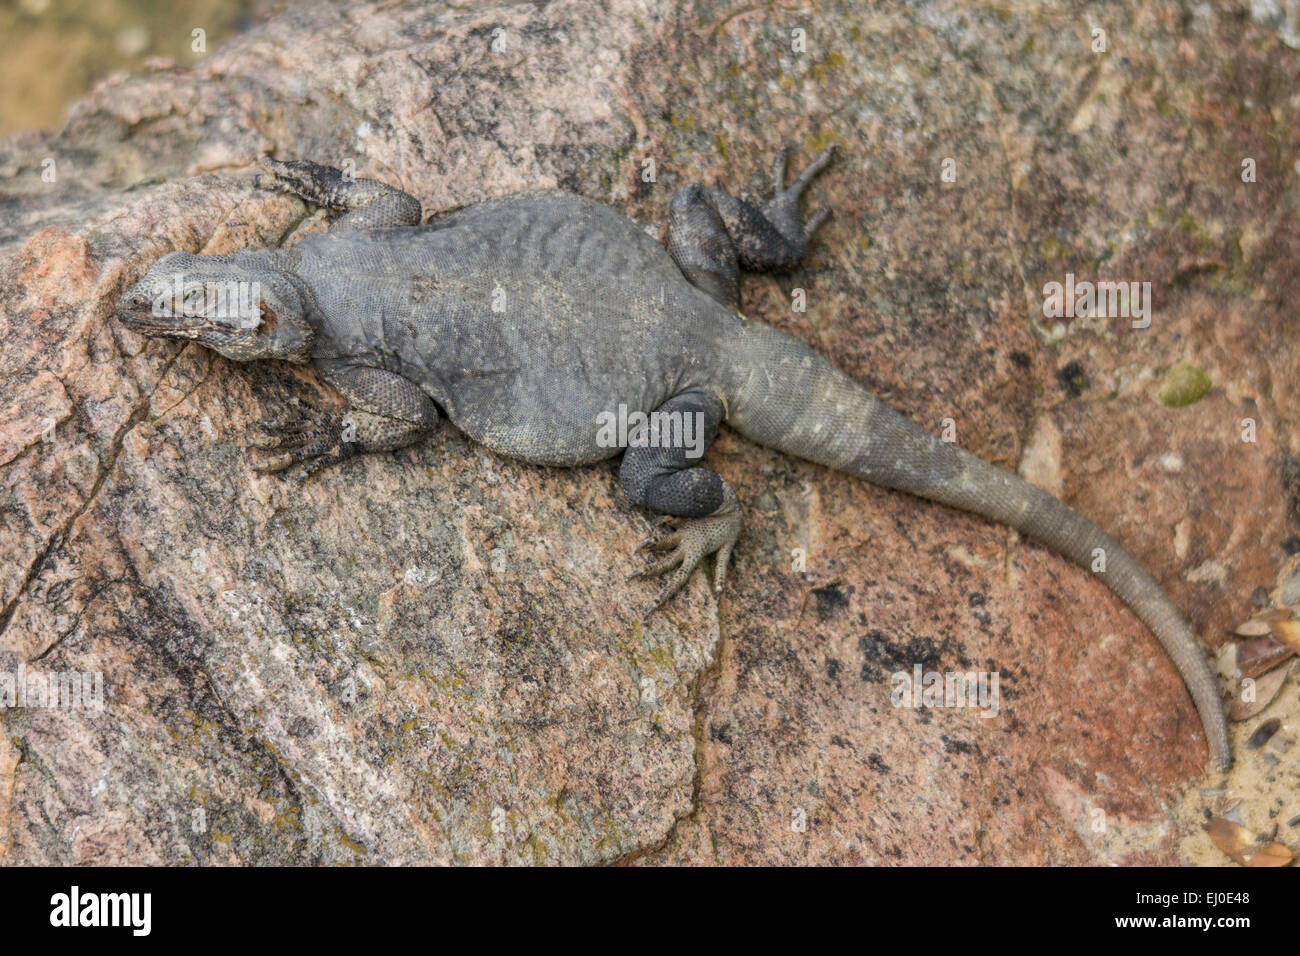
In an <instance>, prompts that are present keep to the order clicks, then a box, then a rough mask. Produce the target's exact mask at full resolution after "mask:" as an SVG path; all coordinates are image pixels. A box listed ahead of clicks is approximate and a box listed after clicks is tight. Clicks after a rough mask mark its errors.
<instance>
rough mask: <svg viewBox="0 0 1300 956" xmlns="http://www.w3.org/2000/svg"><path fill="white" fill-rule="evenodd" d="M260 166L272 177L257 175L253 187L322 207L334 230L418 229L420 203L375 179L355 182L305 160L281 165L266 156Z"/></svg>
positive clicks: (331, 167)
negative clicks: (404, 227)
mask: <svg viewBox="0 0 1300 956" xmlns="http://www.w3.org/2000/svg"><path fill="white" fill-rule="evenodd" d="M262 166H263V167H264V168H265V169H266V170H267V172H269V173H270V174H271V177H270V178H269V179H268V178H267V177H265V176H258V177H257V179H256V180H255V181H254V185H256V186H257V188H258V189H264V190H267V191H268V192H278V193H291V194H293V195H295V196H297V197H298V198H300V199H302V200H304V201H305V202H308V203H311V204H312V205H315V206H322V207H324V208H325V210H326V212H327V213H328V215H329V218H330V221H331V222H333V223H334V228H336V229H379V228H383V227H385V226H418V225H419V224H420V202H419V200H417V199H416V198H415V197H414V196H412V195H410V194H409V193H405V192H402V190H400V189H397V188H396V187H394V186H389V185H388V184H387V183H381V182H378V181H377V180H374V179H357V178H355V177H353V176H349V175H347V174H345V173H344V172H343V171H342V170H338V169H335V168H334V167H333V166H322V165H321V164H319V163H313V162H311V161H310V160H306V159H294V160H289V161H288V162H280V161H279V160H276V159H271V158H269V157H266V158H264V159H263V160H262Z"/></svg>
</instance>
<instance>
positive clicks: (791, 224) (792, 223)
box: [763, 143, 838, 242]
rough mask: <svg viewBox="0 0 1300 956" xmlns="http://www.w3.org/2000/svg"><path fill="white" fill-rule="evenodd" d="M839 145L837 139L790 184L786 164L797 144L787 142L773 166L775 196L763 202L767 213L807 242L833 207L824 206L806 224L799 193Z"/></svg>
mask: <svg viewBox="0 0 1300 956" xmlns="http://www.w3.org/2000/svg"><path fill="white" fill-rule="evenodd" d="M837 149H838V147H837V146H836V145H835V144H834V143H832V144H831V145H829V146H827V147H826V148H825V149H823V150H822V151H821V152H820V153H818V154H817V156H816V157H815V158H814V159H813V161H812V162H811V163H809V164H808V165H807V166H805V167H804V169H803V172H801V173H800V174H799V175H798V176H796V177H795V180H794V182H792V183H791V184H790V185H789V187H788V188H787V187H786V185H785V167H786V164H787V163H788V162H789V159H790V153H791V152H793V148H792V147H790V146H787V147H785V148H784V149H782V150H781V151H780V152H779V153H777V155H776V162H775V163H774V164H773V167H772V199H771V200H770V201H769V202H768V203H767V204H766V205H765V206H763V215H764V216H765V217H766V218H767V220H768V221H769V222H771V223H772V224H773V225H774V226H776V227H777V228H778V229H779V230H780V231H781V232H782V233H783V234H785V235H796V236H801V237H802V239H803V241H804V242H807V241H808V240H809V239H811V238H812V234H813V233H815V232H816V231H817V228H818V227H819V226H820V225H821V224H822V223H824V222H825V221H826V220H827V219H829V218H830V215H831V211H830V209H829V208H826V207H823V208H822V209H819V210H818V211H817V212H815V213H813V215H812V218H811V219H809V220H808V223H807V225H804V224H803V223H802V222H801V221H800V219H799V197H800V196H801V195H803V191H804V190H805V189H807V188H808V184H809V183H811V182H812V181H813V180H814V179H816V178H817V175H818V174H819V173H820V172H821V171H822V170H823V169H825V168H826V167H827V166H829V165H830V162H831V160H832V159H834V158H835V153H836V151H837Z"/></svg>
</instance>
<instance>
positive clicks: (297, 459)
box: [248, 403, 360, 481]
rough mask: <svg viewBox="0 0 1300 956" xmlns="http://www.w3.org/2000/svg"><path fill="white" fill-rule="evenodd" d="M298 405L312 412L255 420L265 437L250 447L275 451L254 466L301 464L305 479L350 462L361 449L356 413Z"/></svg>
mask: <svg viewBox="0 0 1300 956" xmlns="http://www.w3.org/2000/svg"><path fill="white" fill-rule="evenodd" d="M296 404H297V405H298V407H299V408H306V409H308V411H307V412H306V413H305V414H299V415H296V416H292V417H289V418H281V419H276V420H273V421H261V422H255V423H254V425H253V427H254V428H256V429H258V430H259V431H260V432H262V436H259V437H257V438H255V439H254V440H251V441H250V442H249V443H248V447H250V448H259V449H263V450H266V451H270V452H275V454H274V456H273V457H271V458H270V459H268V460H267V461H264V462H262V463H261V464H257V465H254V466H253V467H254V468H255V470H257V471H259V472H263V473H269V472H280V471H284V470H285V469H287V468H290V467H291V466H293V465H297V464H301V465H302V466H303V467H302V468H301V469H300V471H299V474H298V475H297V478H298V480H299V481H304V480H306V479H307V478H310V477H311V476H312V475H314V474H315V473H316V472H318V471H320V470H321V469H322V468H324V467H325V466H326V465H334V464H338V463H339V462H341V461H346V460H347V459H348V458H351V457H352V456H353V455H355V454H356V453H357V452H358V451H359V450H360V449H359V448H358V446H357V443H356V441H355V435H356V422H355V421H353V420H352V416H350V415H349V416H343V415H339V414H337V413H336V412H331V411H326V410H324V409H320V408H314V407H312V406H307V405H304V404H302V403H296ZM354 414H355V413H354Z"/></svg>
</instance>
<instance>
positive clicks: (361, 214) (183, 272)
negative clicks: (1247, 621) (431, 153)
mask: <svg viewBox="0 0 1300 956" xmlns="http://www.w3.org/2000/svg"><path fill="white" fill-rule="evenodd" d="M786 154H787V151H782V153H781V155H780V156H779V158H778V159H777V163H776V168H775V170H774V173H773V179H774V194H773V197H772V199H771V200H770V201H769V202H767V203H766V204H764V205H763V206H761V207H760V206H758V205H755V204H753V203H750V202H748V201H746V200H742V199H736V198H734V197H732V196H730V195H728V194H727V193H725V192H722V191H719V190H714V189H709V188H707V187H705V186H702V185H700V184H693V185H691V186H687V187H685V188H684V189H682V190H680V191H679V192H678V193H677V194H676V195H675V196H674V198H673V200H672V205H671V207H670V211H669V223H668V249H667V251H666V252H665V250H664V249H663V248H662V247H661V246H660V245H659V244H658V243H656V242H655V241H654V240H653V239H651V238H650V237H649V236H648V235H647V234H646V233H645V232H644V231H643V230H642V229H641V228H640V227H639V226H637V225H636V224H634V223H632V222H631V221H629V220H628V219H626V218H624V217H623V216H621V215H620V214H618V213H617V212H615V211H614V210H612V209H609V208H607V207H605V206H603V205H601V204H599V203H596V202H594V201H592V200H588V199H584V198H581V197H579V196H576V195H571V194H568V193H563V192H555V191H542V192H526V193H520V194H517V195H512V196H506V197H503V198H501V199H496V200H492V201H490V202H485V203H482V204H479V205H475V206H470V207H466V208H462V209H459V210H456V211H453V212H450V213H447V214H444V215H441V216H438V217H435V218H434V219H433V220H432V221H431V222H429V223H427V224H424V225H421V224H420V204H419V203H418V202H417V201H416V200H415V199H413V198H412V197H411V196H409V195H407V194H406V193H404V192H401V191H400V190H398V189H394V188H393V187H390V186H386V185H384V184H382V183H378V182H374V181H372V180H367V179H353V178H349V177H347V176H345V175H343V174H342V173H340V172H339V171H338V170H335V169H332V168H329V167H326V166H320V165H317V164H315V163H311V162H305V161H298V162H276V161H273V160H268V161H267V164H266V165H267V168H268V170H269V171H270V173H271V176H270V177H269V178H267V177H259V178H258V185H259V186H260V187H262V188H266V189H270V190H273V191H279V192H287V193H291V194H294V195H297V196H299V197H301V198H302V199H304V200H306V201H307V202H308V203H312V204H317V205H320V206H323V207H325V209H326V210H327V211H328V214H329V215H330V217H331V219H333V220H334V222H333V225H332V227H331V228H330V229H329V231H327V232H323V233H317V234H314V235H310V236H308V237H307V238H305V239H303V240H302V241H301V242H299V243H298V244H297V245H296V246H294V247H293V248H292V249H287V250H281V249H246V250H243V251H241V252H237V253H235V254H233V255H223V256H195V255H190V254H188V253H184V252H173V253H171V254H169V255H166V256H164V257H163V258H162V259H160V260H158V261H157V262H156V263H154V265H153V267H152V268H151V269H149V271H148V273H147V274H146V275H145V276H144V278H143V279H141V280H140V282H139V283H137V284H136V285H135V286H134V287H133V288H131V289H130V290H128V291H127V292H126V293H125V294H124V295H123V296H122V297H121V300H120V302H119V303H118V315H119V317H120V319H121V321H122V322H123V323H124V324H126V325H127V326H128V327H130V328H132V329H136V330H138V331H140V332H145V333H148V334H151V335H163V336H172V337H179V338H186V339H193V340H195V341H197V342H200V343H201V344H203V345H205V346H207V347H209V348H212V349H215V350H216V351H218V352H220V353H221V354H223V355H225V356H227V357H229V358H232V359H236V360H240V361H247V360H253V359H285V360H288V361H291V362H307V361H310V362H312V363H313V364H314V365H315V366H316V368H317V369H318V370H319V372H320V374H321V376H322V377H323V378H324V379H325V380H326V381H327V382H329V383H330V384H331V385H333V386H334V387H335V388H336V389H337V390H338V391H339V392H340V393H341V394H342V395H343V397H344V398H345V399H346V400H347V402H348V404H349V405H350V411H349V412H348V413H347V414H346V415H338V414H334V413H328V412H324V411H320V410H313V409H307V410H306V411H305V413H304V414H302V415H300V416H297V417H294V418H292V419H288V420H281V421H275V422H265V423H261V428H262V431H263V432H264V435H263V436H262V438H261V439H260V441H259V444H260V445H261V446H262V447H263V448H265V449H267V450H269V452H270V453H271V457H270V458H269V459H268V460H267V461H266V462H265V464H264V465H263V466H262V467H263V468H264V469H265V470H273V471H274V470H281V469H286V468H289V467H290V466H292V465H296V464H300V465H302V469H301V472H302V475H303V476H304V477H305V476H306V475H310V474H311V473H313V472H315V471H316V470H318V469H320V468H322V467H324V466H325V465H329V464H333V463H335V462H340V461H343V460H345V459H347V458H349V457H351V456H353V455H356V454H358V453H361V452H373V451H385V450H389V449H393V448H400V447H402V446H404V445H407V444H410V443H412V442H416V441H420V440H422V439H424V438H426V437H427V436H428V435H430V434H431V433H432V432H433V431H434V429H435V428H436V427H437V424H438V419H439V410H441V411H442V412H443V413H445V415H446V417H447V418H448V419H450V420H451V422H452V423H454V424H455V425H456V426H457V427H458V428H460V429H461V431H463V432H464V433H465V434H467V435H469V436H470V437H471V438H473V439H474V440H475V441H478V442H480V443H481V444H483V445H486V446H487V447H488V448H490V449H492V450H493V451H496V452H498V453H500V454H502V455H506V456H508V457H511V458H516V459H521V460H523V461H528V462H534V463H539V464H546V465H583V464H588V463H591V462H597V461H602V460H605V459H608V458H612V457H614V456H616V455H618V454H620V453H622V452H624V451H625V452H626V453H625V454H624V456H623V461H622V464H621V467H620V472H619V477H620V480H621V482H622V485H623V488H624V489H625V490H626V492H627V494H628V496H629V497H630V498H631V499H632V500H633V501H635V502H637V503H638V504H641V505H644V506H646V507H648V508H650V509H652V510H654V511H657V512H660V513H662V514H664V515H666V516H668V519H667V520H668V523H669V524H670V525H671V526H672V531H671V533H670V534H668V535H667V536H666V537H662V538H659V539H657V540H655V539H652V540H649V541H647V542H645V543H644V544H643V545H642V547H648V548H650V549H651V550H655V551H661V552H667V554H666V555H664V556H663V557H662V558H661V559H660V560H658V561H656V562H655V563H653V564H651V565H650V566H649V567H647V568H645V569H644V570H643V571H642V572H640V573H641V574H645V575H659V574H666V575H667V576H668V577H667V579H666V586H665V588H664V589H663V591H662V593H661V594H660V595H659V598H658V600H657V601H656V602H655V605H654V607H656V608H657V607H659V606H660V605H661V604H663V603H664V601H666V600H667V599H668V598H669V597H671V596H672V595H673V594H674V593H675V592H676V591H677V590H678V589H679V588H680V587H681V586H682V584H684V583H685V581H686V580H687V578H688V577H689V576H690V574H691V572H692V571H693V570H694V568H695V567H696V565H698V564H699V563H700V561H701V560H702V559H703V558H704V557H705V556H707V555H710V554H713V555H715V556H716V558H715V562H714V581H713V584H714V588H715V590H717V591H721V590H722V586H723V582H724V579H725V576H726V571H727V564H728V560H729V558H730V555H731V550H732V547H733V546H734V545H735V543H736V539H737V538H738V537H739V535H740V530H741V510H740V504H739V502H738V501H737V499H736V494H735V492H734V491H733V490H732V488H731V486H730V485H729V484H728V483H727V482H726V481H724V480H723V479H722V477H721V476H719V475H717V474H716V473H714V472H712V471H710V470H708V469H706V468H703V467H701V466H700V465H699V464H698V455H696V456H694V457H693V456H692V455H691V454H689V453H688V451H687V449H686V448H685V447H684V443H683V442H681V441H678V442H676V443H674V442H671V441H669V442H664V441H662V440H661V441H658V442H654V441H647V440H645V439H646V438H647V435H648V432H647V427H648V426H646V425H641V426H640V427H639V428H635V429H633V430H632V432H631V437H630V439H629V440H628V441H627V447H626V450H625V449H624V448H623V447H619V446H618V445H617V443H613V444H611V443H610V442H608V441H602V440H601V439H600V437H599V432H600V430H599V429H598V427H597V422H598V421H600V416H601V415H602V414H606V415H608V414H610V413H613V412H616V410H617V409H618V408H619V406H620V405H621V406H625V407H626V409H627V410H629V411H635V412H642V413H650V412H655V411H659V412H680V413H686V414H689V415H692V416H694V418H693V420H694V421H699V422H702V424H703V439H704V442H705V444H706V445H707V443H711V442H712V441H713V439H714V437H715V436H716V434H717V430H718V426H719V425H720V424H721V423H722V422H723V421H725V422H726V423H727V424H728V425H730V426H731V427H732V428H734V429H735V430H736V431H738V432H740V433H741V434H742V435H744V436H746V437H747V438H750V439H752V440H754V441H756V442H758V443H760V444H762V445H766V446H768V447H771V448H776V449H779V450H780V451H783V452H786V453H788V454H791V455H795V456H798V457H800V458H804V459H807V460H809V461H814V462H818V463H820V464H823V465H828V466H830V467H832V468H836V469H838V470H840V471H843V472H847V473H849V474H852V475H857V476H859V477H862V478H865V479H867V480H868V481H872V482H875V483H876V484H880V485H885V486H887V487H890V488H896V489H899V490H901V491H906V492H910V493H911V494H914V495H919V496H921V497H923V498H928V499H930V500H932V501H937V502H941V503H943V504H946V505H951V506H952V507H955V508H960V509H962V510H965V511H970V512H973V513H975V514H979V515H983V516H985V517H987V518H991V519H993V520H995V521H999V522H1002V523H1003V524H1007V525H1010V526H1011V527H1013V528H1015V529H1017V530H1018V531H1020V532H1022V533H1023V534H1025V535H1026V536H1028V537H1030V538H1033V539H1035V540H1036V541H1038V542H1040V543H1042V544H1044V545H1046V546H1048V547H1049V548H1052V549H1054V550H1056V551H1058V552H1060V553H1061V554H1063V555H1065V556H1066V557H1068V558H1070V559H1071V560H1073V561H1075V562H1076V563H1078V564H1080V565H1081V566H1083V567H1085V568H1087V567H1089V565H1090V563H1091V562H1092V560H1093V555H1094V550H1095V549H1097V548H1100V549H1102V550H1103V551H1104V553H1105V555H1106V562H1107V564H1106V570H1105V572H1104V575H1103V578H1104V580H1105V581H1106V583H1107V584H1109V585H1110V587H1111V588H1112V589H1113V590H1114V591H1115V593H1116V594H1118V595H1119V596H1120V597H1121V598H1123V600H1124V601H1125V602H1127V603H1128V605H1129V606H1130V607H1131V608H1132V609H1133V610H1134V611H1135V612H1136V613H1137V615H1138V616H1139V617H1140V618H1141V619H1142V620H1143V621H1145V622H1146V624H1147V625H1148V626H1149V627H1150V628H1151V630H1152V631H1153V632H1154V633H1155V635H1156V637H1158V638H1159V639H1160V642H1161V643H1162V644H1163V645H1164V647H1165V650H1166V651H1167V652H1168V653H1169V655H1170V657H1171V658H1173V661H1174V663H1175V664H1176V665H1177V667H1178V670H1179V672H1180V673H1181V674H1182V676H1183V679H1184V680H1185V681H1186V683H1187V687H1188V690H1189V691H1190V692H1191V695H1192V698H1193V700H1194V701H1195V703H1196V707H1197V710H1198V711H1199V713H1200V716H1201V721H1202V723H1203V725H1204V727H1205V734H1206V737H1207V739H1208V742H1209V749H1210V755H1211V757H1212V759H1213V761H1214V763H1215V765H1217V766H1218V767H1220V768H1225V769H1226V768H1227V767H1228V766H1229V765H1230V763H1231V755H1230V751H1229V744H1228V732H1227V725H1226V723H1225V720H1224V715H1223V710H1222V706H1221V701H1220V698H1219V691H1218V686H1217V683H1216V681H1215V679H1214V676H1213V675H1212V673H1211V672H1210V669H1209V666H1208V665H1207V662H1206V658H1205V655H1204V653H1203V652H1202V650H1201V648H1200V646H1199V645H1198V642H1197V639H1196V637H1195V635H1194V634H1193V633H1192V631H1191V629H1190V628H1189V627H1188V626H1187V624H1186V623H1185V622H1184V621H1183V620H1182V618H1181V617H1180V615H1179V613H1178V611H1177V609H1176V608H1175V607H1174V605H1173V604H1172V603H1171V602H1170V600H1169V599H1168V598H1167V597H1166V596H1165V594H1164V593H1163V592H1162V591H1161V589H1160V586H1159V585H1158V584H1157V583H1156V582H1155V580H1154V579H1153V578H1152V577H1151V576H1150V575H1149V574H1147V572H1146V571H1145V570H1143V569H1142V567H1141V566H1139V564H1138V563H1137V561H1136V560H1135V559H1134V558H1133V557H1132V555H1130V554H1129V553H1128V552H1127V551H1126V550H1124V549H1123V548H1122V547H1121V546H1120V545H1119V544H1117V543H1116V542H1115V541H1114V540H1113V539H1111V538H1110V537H1108V536H1107V535H1106V534H1105V533H1103V532H1102V531H1101V530H1100V529H1099V528H1097V526H1096V525H1094V524H1092V523H1091V522H1090V521H1088V520H1087V519H1086V518H1084V517H1083V516H1082V515H1080V514H1078V513H1077V512H1076V511H1074V510H1073V509H1072V508H1070V507H1068V506H1067V505H1065V504H1063V503H1062V502H1060V501H1059V500H1057V499H1056V498H1054V497H1053V496H1051V495H1050V494H1048V493H1047V492H1045V491H1042V490H1041V489H1039V488H1037V487H1035V486H1033V485H1030V484H1028V483H1026V482H1025V481H1022V480H1021V479H1020V478H1019V477H1017V476H1016V475H1013V474H1011V473H1009V472H1006V471H1002V470H1001V469H998V468H995V467H993V466H992V465H989V464H987V463H986V462H984V461H983V460H981V459H979V458H977V457H975V456H973V455H970V454H968V453H966V452H964V451H962V450H961V449H960V448H957V447H956V446H954V445H952V444H949V443H946V442H943V441H940V440H939V439H937V438H935V437H934V436H932V435H929V434H927V433H925V432H923V431H922V430H920V429H919V428H917V427H916V426H915V425H913V424H912V423H911V422H910V421H908V420H907V419H905V418H903V417H902V416H901V415H899V414H898V413H896V412H894V411H893V410H892V409H890V408H888V407H887V406H885V405H883V404H882V403H881V402H879V401H878V400H877V399H875V398H874V397H872V396H871V395H870V394H868V393H867V392H866V391H865V390H863V389H862V388H861V387H860V386H859V385H857V384H856V383H855V382H853V381H852V380H851V379H849V378H848V377H847V376H845V375H844V374H842V373H841V372H839V371H838V370H837V369H835V368H834V366H832V365H831V364H830V363H829V362H828V361H827V360H826V359H824V358H822V356H820V355H818V354H817V353H816V352H813V351H812V350H810V349H809V348H808V347H807V346H805V345H804V344H803V343H801V342H799V341H798V340H797V339H795V338H793V337H791V336H789V335H787V334H785V333H783V332H779V331H777V330H775V329H772V328H769V327H768V326H766V325H762V324H760V323H758V322H751V321H748V320H746V319H745V318H743V317H742V316H740V315H739V314H738V312H737V306H738V303H739V294H738V277H739V271H740V270H741V269H742V268H743V269H748V270H775V269H787V268H790V267H792V266H794V265H795V264H797V263H798V262H799V261H800V259H801V258H802V257H803V254H804V251H805V249H806V247H807V244H808V240H809V237H810V236H811V234H812V232H813V231H814V230H815V229H816V228H817V226H818V225H819V224H820V223H821V222H822V221H824V219H825V218H826V215H827V213H826V211H822V212H821V213H818V214H817V215H816V216H814V217H813V218H812V219H811V220H810V221H809V222H808V224H807V225H806V226H805V225H804V223H803V222H802V221H801V220H800V217H799V195H800V193H802V192H803V190H804V188H805V187H806V186H807V185H808V183H809V181H810V180H811V179H812V178H813V177H814V176H816V175H817V173H819V172H820V171H821V170H822V169H823V168H824V167H825V166H826V164H827V163H828V162H829V161H830V159H831V151H830V150H827V151H825V152H823V153H822V154H821V155H820V156H818V157H817V158H816V159H815V160H814V161H813V163H812V164H811V165H810V166H809V167H808V168H807V169H806V170H804V172H803V173H802V174H800V176H799V177H798V178H797V179H796V180H795V181H794V182H793V183H791V184H790V185H789V187H788V188H787V187H786V186H785V182H784V180H785V164H786ZM230 283H243V284H244V288H249V287H251V286H252V284H253V283H256V293H257V294H256V295H255V296H253V297H251V298H250V301H248V302H246V303H245V304H244V305H243V306H242V307H239V308H232V307H231V304H230V301H229V299H227V301H225V302H224V303H223V302H222V301H221V299H220V298H219V297H218V296H216V295H215V294H213V293H214V292H215V291H216V290H218V289H226V290H229V289H230V288H232V287H231V285H230ZM177 291H179V293H180V294H179V295H177V294H174V293H175V292H177ZM674 444H676V446H677V447H672V446H673V445H674ZM664 446H668V447H664ZM638 550H640V549H638ZM652 610H653V608H652Z"/></svg>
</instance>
